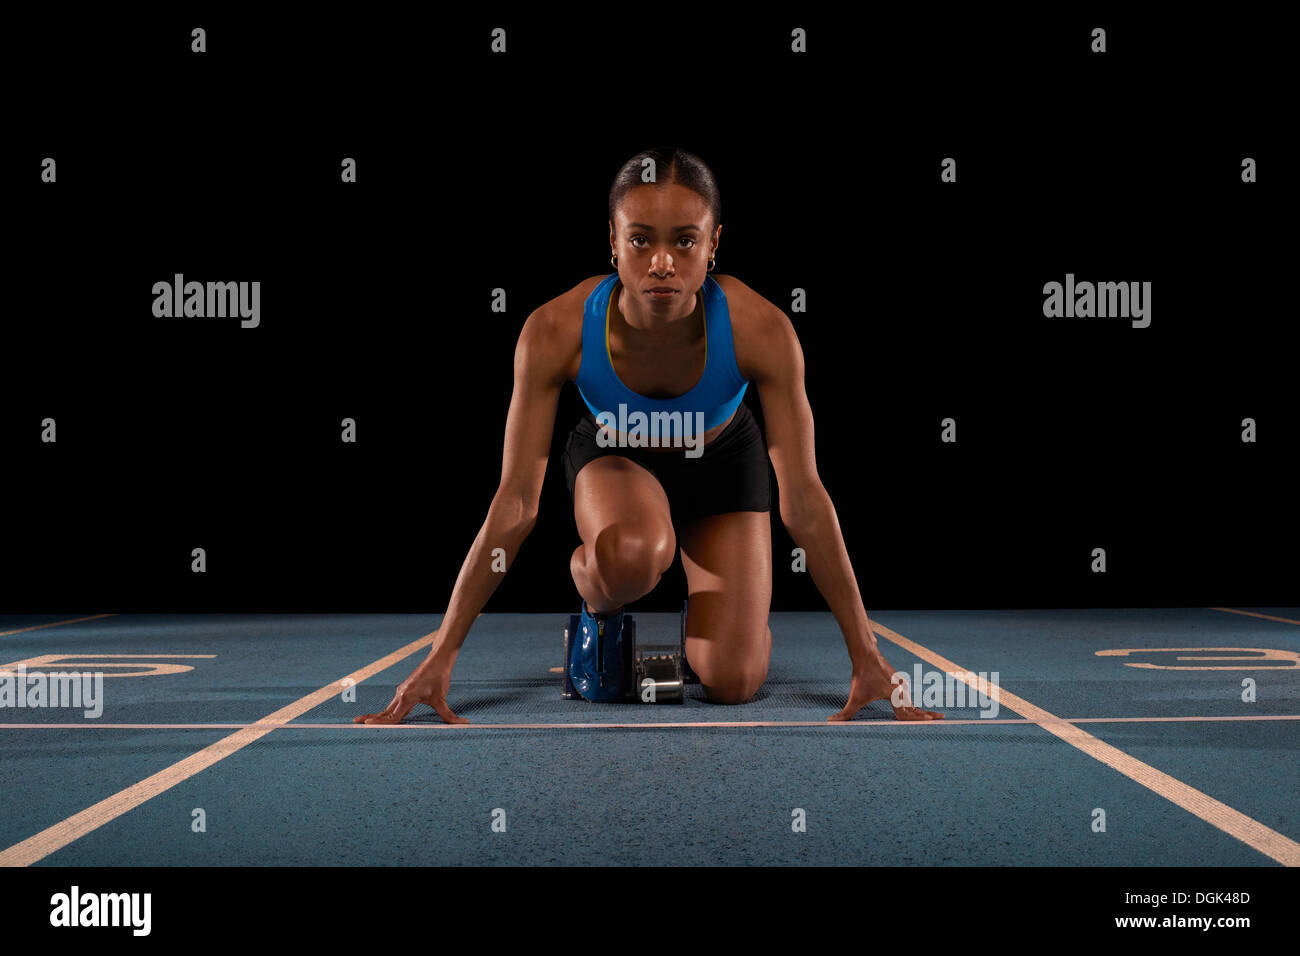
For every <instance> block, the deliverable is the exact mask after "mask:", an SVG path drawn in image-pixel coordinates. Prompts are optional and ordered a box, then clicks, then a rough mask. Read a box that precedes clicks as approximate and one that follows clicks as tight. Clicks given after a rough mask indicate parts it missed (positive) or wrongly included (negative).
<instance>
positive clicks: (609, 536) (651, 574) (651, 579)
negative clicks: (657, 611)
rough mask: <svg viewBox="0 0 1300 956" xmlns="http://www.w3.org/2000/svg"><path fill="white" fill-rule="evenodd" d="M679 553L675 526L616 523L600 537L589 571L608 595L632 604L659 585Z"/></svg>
mask: <svg viewBox="0 0 1300 956" xmlns="http://www.w3.org/2000/svg"><path fill="white" fill-rule="evenodd" d="M676 550H677V541H676V537H675V535H674V534H673V529H672V525H667V526H662V525H660V524H659V523H657V522H656V523H646V524H636V525H633V524H613V525H610V526H609V527H607V528H604V529H602V530H601V532H600V533H599V534H598V535H597V536H596V542H595V546H594V547H593V548H591V549H589V553H588V556H587V557H588V565H587V568H588V571H589V572H590V573H591V574H592V575H593V577H594V578H595V579H596V581H597V582H598V583H599V584H600V586H601V587H602V589H603V590H604V591H605V592H606V593H607V594H609V595H610V596H611V597H616V598H618V599H620V600H624V601H630V600H633V599H635V598H638V597H640V596H641V595H643V594H646V593H648V592H649V591H651V590H652V589H653V588H654V586H655V585H656V584H658V583H659V579H660V578H661V577H663V574H664V572H665V571H667V570H668V568H669V566H670V565H671V564H672V563H673V555H674V554H675V552H676Z"/></svg>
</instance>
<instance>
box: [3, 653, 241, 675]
mask: <svg viewBox="0 0 1300 956" xmlns="http://www.w3.org/2000/svg"><path fill="white" fill-rule="evenodd" d="M216 656H217V655H216V654H41V655H39V656H37V657H29V658H27V659H26V660H21V661H13V662H12V663H9V664H0V677H14V676H16V675H15V674H13V673H12V671H16V670H18V669H19V668H20V667H21V668H22V669H23V670H25V671H26V672H27V676H28V677H33V676H40V675H41V674H44V673H47V672H48V667H47V665H50V664H59V665H61V666H60V668H59V669H60V670H68V669H72V670H77V671H97V672H99V673H101V674H103V675H104V676H105V677H160V676H162V675H165V674H184V673H187V672H189V671H192V670H194V666H193V665H192V664H159V663H156V662H157V661H162V660H192V659H200V658H201V659H205V660H211V659H212V658H214V657H216ZM111 667H147V668H148V670H134V671H126V672H125V673H114V672H112V671H106V668H111Z"/></svg>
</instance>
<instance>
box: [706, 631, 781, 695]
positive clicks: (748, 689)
mask: <svg viewBox="0 0 1300 956" xmlns="http://www.w3.org/2000/svg"><path fill="white" fill-rule="evenodd" d="M763 630H764V634H763V638H762V639H761V640H760V641H758V642H757V644H756V646H754V647H753V648H752V650H748V651H736V650H735V649H736V648H739V647H744V646H745V644H746V643H747V642H744V641H734V642H730V643H729V644H719V645H715V646H716V647H717V650H716V651H714V652H713V653H707V652H704V653H702V652H701V651H700V650H698V649H697V650H696V653H695V654H694V655H692V654H691V646H690V644H692V643H694V642H688V645H687V649H686V657H687V660H689V661H690V664H691V669H692V670H694V671H695V673H696V676H698V677H699V679H700V686H701V687H703V688H704V693H705V694H706V695H708V698H709V700H711V701H713V702H714V703H717V704H743V703H744V702H745V701H747V700H749V699H750V698H752V697H753V696H754V695H755V694H757V693H758V691H759V688H761V687H762V686H763V682H764V681H765V680H767V668H768V663H769V661H770V660H771V648H772V638H771V634H772V632H771V631H770V630H768V629H767V628H766V627H765V628H764V629H763ZM696 647H697V648H698V647H699V645H698V644H696ZM710 650H712V648H710ZM697 657H698V658H699V660H698V661H697V659H696V658H697Z"/></svg>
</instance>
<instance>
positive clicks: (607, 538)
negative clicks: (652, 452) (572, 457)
mask: <svg viewBox="0 0 1300 956" xmlns="http://www.w3.org/2000/svg"><path fill="white" fill-rule="evenodd" d="M573 515H574V518H575V519H576V521H577V523H578V535H579V536H580V537H581V538H582V544H580V545H578V547H577V548H576V549H575V550H574V552H573V557H572V558H570V559H569V570H570V572H571V573H572V574H573V583H574V584H576V585H577V586H578V593H579V594H581V595H582V597H583V600H585V601H586V602H587V607H589V608H590V609H591V610H592V611H594V612H596V613H600V614H607V613H610V612H613V611H617V610H618V609H619V608H620V607H622V606H623V605H625V604H627V603H628V602H630V601H635V600H636V599H637V598H639V597H641V596H642V595H643V594H648V593H649V592H650V591H651V590H653V588H654V586H655V585H656V584H658V583H659V579H660V578H661V577H663V574H664V572H665V571H667V570H668V568H669V567H671V566H672V563H673V554H674V553H675V552H676V550H677V541H676V535H675V534H674V533H673V523H672V516H671V512H670V511H669V508H668V498H667V496H666V495H665V494H664V489H663V487H662V486H661V485H660V484H659V480H658V479H657V478H655V476H654V475H652V474H651V473H650V472H649V471H647V470H646V469H644V468H642V467H641V466H640V465H638V464H635V463H634V462H632V461H630V460H628V459H627V458H624V457H622V456H621V455H606V456H605V457H603V458H596V459H594V460H593V461H590V462H588V463H587V464H586V465H584V466H583V467H582V470H581V471H579V472H578V475H577V477H576V478H575V479H574V484H573Z"/></svg>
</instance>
